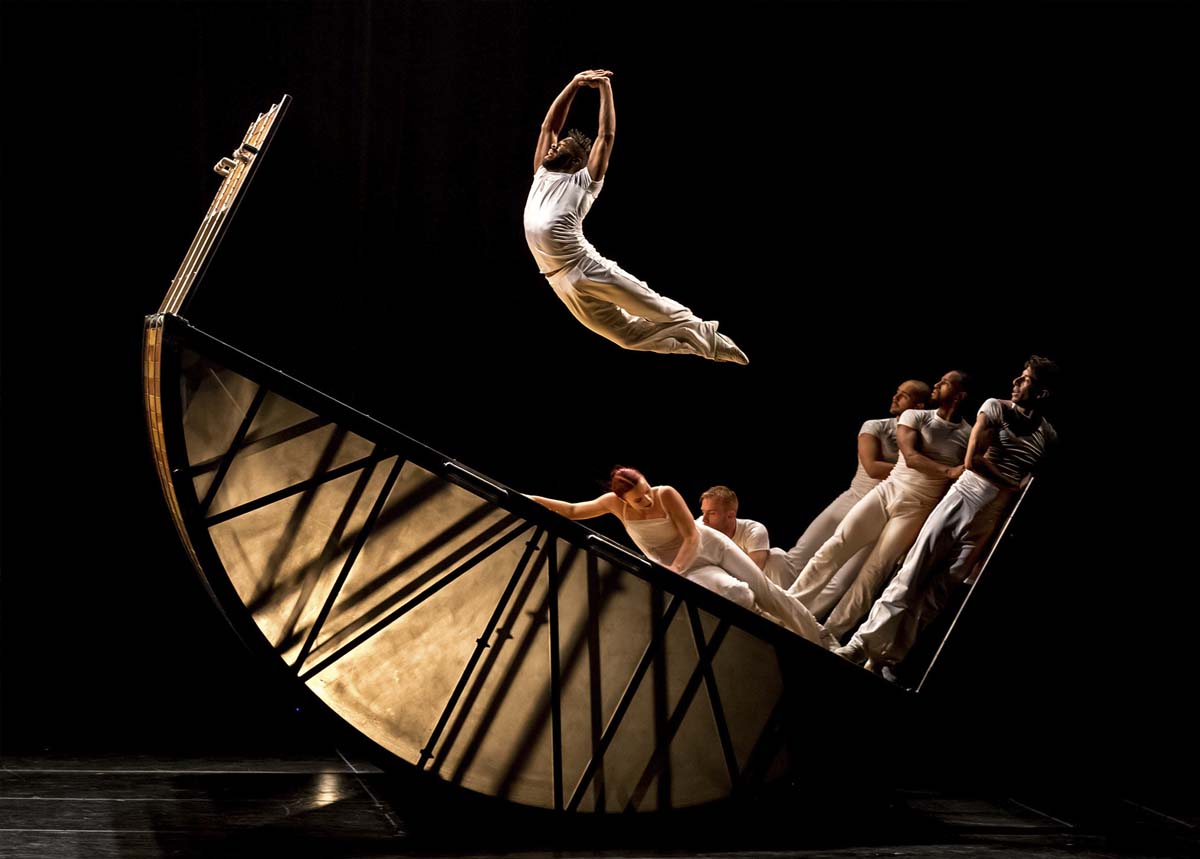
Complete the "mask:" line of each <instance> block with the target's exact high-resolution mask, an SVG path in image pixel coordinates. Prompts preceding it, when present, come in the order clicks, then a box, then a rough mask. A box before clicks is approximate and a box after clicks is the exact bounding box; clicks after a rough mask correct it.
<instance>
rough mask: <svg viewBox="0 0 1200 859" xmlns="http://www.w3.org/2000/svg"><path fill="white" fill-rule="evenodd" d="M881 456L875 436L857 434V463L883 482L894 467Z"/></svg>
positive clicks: (880, 448)
mask: <svg viewBox="0 0 1200 859" xmlns="http://www.w3.org/2000/svg"><path fill="white" fill-rule="evenodd" d="M882 456H883V446H882V445H880V444H879V438H878V437H877V436H873V435H871V434H870V433H869V432H864V433H861V434H859V436H858V461H859V462H861V463H862V467H863V471H865V472H866V473H867V475H868V476H870V477H873V478H875V479H876V480H883V479H884V478H885V477H887V476H888V475H889V474H891V473H892V468H894V467H895V465H896V463H894V462H888V461H886V460H884V459H881V458H880V457H882ZM764 563H765V561H764Z"/></svg>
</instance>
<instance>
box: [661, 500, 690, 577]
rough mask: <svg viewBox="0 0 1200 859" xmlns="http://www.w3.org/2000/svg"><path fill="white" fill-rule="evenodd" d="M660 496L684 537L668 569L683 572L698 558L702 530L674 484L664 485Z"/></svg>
mask: <svg viewBox="0 0 1200 859" xmlns="http://www.w3.org/2000/svg"><path fill="white" fill-rule="evenodd" d="M659 498H660V499H661V500H662V506H663V509H664V510H666V511H667V515H668V516H670V517H671V522H672V524H674V525H675V530H677V531H678V532H679V536H680V537H682V538H683V545H682V546H680V547H679V551H678V552H676V553H675V561H674V562H673V563H672V564H671V566H670V567H668V568H667V569H669V570H673V571H675V572H677V573H682V572H684V571H686V570H687V568H688V567H690V566H691V564H692V561H694V560H696V554H697V553H698V552H699V551H700V531H699V530H697V528H696V521H695V520H694V519H692V514H691V511H689V510H688V508H687V504H686V503H684V500H683V496H682V495H680V494H679V493H678V492H677V491H676V490H675V488H674V487H673V486H664V487H662V489H661V490H660V491H659Z"/></svg>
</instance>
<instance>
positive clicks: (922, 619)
mask: <svg viewBox="0 0 1200 859" xmlns="http://www.w3.org/2000/svg"><path fill="white" fill-rule="evenodd" d="M1057 383H1058V366H1057V365H1056V364H1055V363H1054V362H1053V361H1051V360H1050V359H1048V358H1043V357H1041V356H1038V355H1033V356H1031V357H1030V358H1029V360H1028V361H1026V362H1025V368H1024V370H1022V371H1021V375H1019V376H1017V378H1015V379H1013V389H1012V399H1011V400H997V399H991V400H987V401H986V402H985V403H984V404H983V405H982V406H980V408H979V414H978V416H977V417H976V419H975V426H974V428H973V429H972V430H971V438H970V442H969V444H968V445H967V459H966V464H967V470H966V471H964V472H963V473H962V476H960V477H959V478H958V480H957V482H955V484H954V485H953V486H951V487H950V489H949V490H948V491H947V492H946V496H945V497H944V498H943V499H942V500H941V501H940V502H939V503H938V505H937V507H935V508H934V510H933V512H932V513H930V514H929V518H928V519H927V520H926V522H925V525H924V526H923V527H922V528H921V532H920V533H919V534H918V535H917V538H916V541H915V542H914V543H913V547H912V551H910V552H909V553H908V557H907V558H905V560H904V564H903V566H902V567H901V568H900V571H899V572H898V573H896V576H895V578H894V579H892V581H891V583H890V584H889V585H888V586H887V588H886V589H885V590H884V592H883V595H882V596H881V597H880V598H879V600H878V601H877V602H876V603H875V605H874V606H872V607H871V613H870V615H869V616H868V617H867V619H866V620H865V621H864V622H863V624H862V626H860V627H859V628H858V630H857V631H855V633H854V635H853V636H851V638H850V641H849V642H848V643H847V644H846V645H845V646H844V647H839V648H837V650H835V651H834V652H835V653H837V654H838V655H840V656H844V657H846V658H847V659H849V660H851V661H852V662H862V661H864V660H865V659H867V658H870V659H871V661H872V667H873V668H874V669H875V670H877V671H879V672H880V673H881V674H883V676H884V677H887V678H888V679H895V674H894V668H895V666H897V665H899V664H900V662H901V661H902V660H903V659H904V657H905V656H906V655H908V652H909V650H910V649H911V648H912V646H913V644H914V643H915V642H916V639H917V635H918V634H919V633H920V631H921V629H923V628H924V627H925V626H926V625H927V624H928V623H929V622H930V621H931V620H933V618H934V617H936V616H937V614H938V612H939V611H941V608H942V606H943V605H945V602H946V598H947V596H948V594H949V592H950V589H951V587H953V586H954V585H957V584H958V583H959V582H962V581H963V580H965V579H966V578H967V576H968V575H970V574H971V571H972V569H973V568H974V566H975V562H976V561H977V560H978V558H979V553H980V552H981V551H982V550H983V548H984V546H985V545H987V541H988V538H989V537H990V536H991V533H992V531H993V529H994V528H995V525H996V520H997V519H998V518H999V516H1000V513H1001V512H1002V511H1003V510H1004V509H1005V508H1006V506H1007V503H1008V500H1009V498H1010V497H1011V495H1012V493H1013V491H1014V490H1015V489H1016V488H1017V487H1019V486H1020V485H1021V483H1022V481H1024V479H1025V478H1026V476H1027V475H1029V473H1030V472H1031V471H1033V470H1034V468H1036V467H1037V466H1038V465H1039V464H1040V463H1041V462H1042V461H1043V459H1044V458H1045V456H1046V452H1047V450H1049V449H1050V448H1052V447H1053V445H1054V444H1055V443H1056V442H1057V439H1058V436H1057V434H1056V433H1055V432H1054V427H1052V426H1051V425H1050V422H1049V421H1047V420H1046V419H1045V418H1044V417H1042V415H1041V410H1042V409H1043V408H1044V407H1045V404H1046V402H1047V401H1048V400H1049V398H1050V393H1051V391H1052V390H1054V389H1055V388H1056V387H1057Z"/></svg>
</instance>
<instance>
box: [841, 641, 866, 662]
mask: <svg viewBox="0 0 1200 859" xmlns="http://www.w3.org/2000/svg"><path fill="white" fill-rule="evenodd" d="M833 652H834V653H836V654H837V655H838V656H840V657H842V659H849V660H850V661H851V662H853V663H854V664H855V665H862V664H863V662H865V661H866V659H867V652H866V651H865V650H864V649H863V646H862V643H861V642H859V640H858V639H857V638H852V639H850V643H849V644H843V645H842V646H841V647H835V648H834V650H833Z"/></svg>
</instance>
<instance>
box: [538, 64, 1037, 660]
mask: <svg viewBox="0 0 1200 859" xmlns="http://www.w3.org/2000/svg"><path fill="white" fill-rule="evenodd" d="M611 76H612V75H611V72H609V71H607V70H603V69H599V70H589V71H585V72H581V73H579V74H578V75H576V76H575V77H574V78H573V79H572V80H571V82H570V83H569V84H567V86H566V87H565V88H564V89H563V90H562V92H561V93H559V95H558V97H557V98H555V100H554V102H553V104H551V106H550V110H549V111H548V112H547V114H546V118H545V120H544V121H543V122H542V126H541V132H540V134H539V137H538V143H537V150H536V152H535V156H534V164H533V167H534V177H533V186H532V187H531V189H530V191H529V197H528V200H527V202H526V205H525V235H526V239H527V241H528V243H529V248H530V250H531V251H532V253H533V257H534V259H535V260H536V262H537V264H538V268H539V270H540V271H541V272H542V274H543V275H545V277H546V279H547V280H548V281H549V283H550V286H551V287H552V288H553V290H554V292H555V294H556V295H557V296H558V297H559V298H560V299H561V300H562V302H563V303H564V304H565V305H566V306H567V308H568V309H569V310H570V311H571V313H572V314H573V315H574V316H575V317H576V318H577V319H578V320H579V321H580V322H582V323H583V324H584V325H585V326H586V327H588V328H589V329H591V330H592V331H594V332H596V333H597V334H600V335H601V336H603V337H606V338H608V339H609V340H612V341H613V342H615V343H617V344H618V345H620V346H622V347H624V348H626V349H635V350H645V351H651V352H664V353H682V354H691V355H699V356H701V357H705V358H709V359H712V360H716V361H731V362H735V363H739V364H745V363H747V359H746V356H745V354H744V353H743V352H742V351H741V350H740V349H739V348H738V347H737V345H736V344H734V342H733V341H732V340H730V339H729V338H728V337H726V336H724V335H722V334H720V333H718V331H717V325H718V323H717V322H715V321H706V320H703V319H700V318H699V317H697V316H696V315H695V314H693V313H692V311H691V310H689V309H688V308H686V307H684V306H683V305H682V304H679V303H678V302H675V301H672V300H671V299H669V298H666V297H664V296H661V295H659V294H658V293H656V292H654V291H653V290H651V289H650V288H649V287H648V286H647V285H646V284H645V283H644V282H643V281H641V280H638V279H637V278H635V277H633V276H632V275H630V274H629V273H627V272H625V271H624V270H623V269H621V268H620V266H618V265H616V264H615V263H613V262H611V261H610V260H607V259H605V258H604V257H602V256H600V254H599V253H597V251H596V249H595V248H594V247H592V245H591V244H590V243H589V242H588V241H587V240H586V239H585V238H584V236H583V219H584V217H585V216H586V215H587V213H588V211H589V209H590V208H591V206H592V203H593V202H594V201H595V199H596V196H597V195H598V194H599V193H600V189H601V187H602V185H603V181H604V174H605V172H606V171H607V169H608V162H609V156H610V154H611V152H612V144H613V138H614V134H615V130H616V115H615V112H614V107H613V97H612V83H611ZM582 87H588V88H594V89H596V90H598V91H599V94H600V118H599V131H598V133H597V136H596V140H595V142H594V143H593V142H592V141H591V140H589V139H588V138H587V137H586V136H585V135H583V134H582V133H581V132H578V131H574V130H573V131H571V132H569V133H568V134H567V135H566V136H563V137H560V136H559V135H560V133H561V131H562V128H563V126H564V124H565V122H566V117H567V112H568V111H569V109H570V106H571V103H572V101H573V99H574V97H575V93H576V92H577V91H578V90H579V89H580V88H582ZM1057 376H1058V368H1057V367H1056V365H1055V364H1054V362H1052V361H1050V360H1049V359H1046V358H1042V357H1039V356H1037V355H1034V356H1032V357H1031V358H1030V359H1029V360H1028V361H1027V362H1026V363H1025V366H1024V369H1023V370H1022V372H1021V374H1020V375H1019V376H1017V377H1016V378H1015V379H1014V380H1013V386H1012V394H1011V399H989V400H986V401H985V402H984V403H983V405H982V406H981V407H980V408H979V411H978V413H977V414H976V415H975V417H974V422H973V423H970V422H968V421H967V420H965V419H964V418H963V416H962V415H960V407H961V406H962V404H963V402H964V400H965V399H966V398H967V397H968V394H969V393H970V388H971V387H972V383H971V380H970V378H969V377H968V376H967V375H966V374H965V373H963V372H960V371H956V370H952V371H950V372H948V373H946V374H945V375H944V376H942V378H941V379H940V380H938V382H937V383H936V384H934V385H933V386H930V385H928V384H926V383H924V382H920V381H917V380H909V381H906V382H904V383H903V384H901V385H900V386H899V388H897V390H896V393H895V395H894V396H893V397H892V402H891V409H890V413H891V414H890V417H887V418H882V419H878V420H868V421H867V422H865V423H864V424H863V425H862V429H861V430H860V431H859V436H858V468H857V471H856V473H855V475H854V479H853V480H852V481H851V483H850V486H849V488H848V489H847V490H846V491H845V492H843V493H842V494H841V495H839V496H838V497H837V498H835V499H834V500H833V502H831V503H830V504H829V506H828V507H826V508H825V510H823V511H822V512H821V514H820V515H818V516H817V518H816V519H814V520H813V522H812V523H811V524H810V525H809V526H808V528H807V529H806V530H805V531H804V533H803V535H802V536H801V537H800V539H799V540H798V541H797V542H796V545H795V546H793V547H792V548H791V549H788V550H786V551H785V550H783V549H779V548H772V547H771V546H770V544H769V539H768V536H767V531H766V529H765V528H764V527H763V526H762V525H761V524H760V523H758V522H754V521H752V520H748V519H738V518H737V510H738V500H737V495H736V494H734V493H733V492H732V491H731V490H730V489H728V488H726V487H724V486H716V487H713V488H712V489H710V490H708V491H707V492H705V493H704V494H703V495H702V496H701V499H700V509H701V516H700V517H699V518H697V519H693V517H692V514H691V512H690V511H689V509H688V506H687V504H686V503H685V502H684V500H683V498H682V496H680V494H679V493H678V492H677V491H676V490H675V489H674V488H672V487H671V486H665V485H660V486H652V485H651V484H650V483H649V482H648V481H647V480H646V478H645V477H644V476H643V475H642V474H641V473H640V472H639V471H637V470H635V469H632V468H617V469H614V470H613V472H612V474H611V476H610V488H611V491H609V492H607V493H605V494H604V495H601V496H600V497H599V498H595V499H593V500H591V501H584V502H579V503H571V502H566V501H557V500H554V499H550V498H543V497H540V496H530V497H531V498H533V500H535V501H537V502H538V503H540V504H542V505H544V506H546V507H548V508H550V509H551V510H554V511H555V512H557V513H560V514H562V515H563V516H566V517H567V518H570V519H588V518H592V517H596V516H600V515H602V514H605V513H611V514H613V515H614V516H616V517H618V518H619V519H620V520H621V522H622V524H623V525H624V526H625V529H626V531H627V532H628V534H629V536H630V538H631V539H632V540H633V542H634V543H635V544H636V545H637V546H638V548H640V549H641V550H642V552H644V553H645V554H646V556H647V557H650V558H652V559H654V560H655V561H657V562H659V563H660V564H662V565H663V566H665V567H667V568H668V569H670V570H672V571H674V572H676V573H679V574H680V575H683V576H685V577H686V578H688V579H690V580H692V581H695V582H697V583H699V584H701V585H703V586H704V587H706V588H708V589H710V590H712V591H715V592H716V593H718V594H721V595H722V596H724V597H726V598H728V599H729V600H731V601H733V602H736V603H738V604H739V605H741V606H744V607H745V608H748V609H751V610H754V611H758V612H760V613H763V614H765V615H767V616H768V617H770V618H771V619H773V620H775V621H776V622H778V623H780V624H782V625H783V626H785V627H787V628H788V629H790V630H792V631H793V632H795V633H797V634H798V635H801V636H803V637H804V638H806V639H808V640H810V641H813V642H815V643H817V644H820V645H822V646H824V647H827V648H829V649H831V650H833V651H834V652H835V653H837V654H839V655H840V656H843V657H845V658H847V659H849V660H851V661H853V662H855V663H859V664H865V665H866V667H868V668H869V669H871V670H874V671H876V672H878V673H880V674H882V675H883V676H885V677H887V678H888V679H895V673H894V670H895V668H896V666H897V665H899V664H900V663H901V662H902V661H903V660H904V658H905V656H907V654H908V653H909V651H910V650H911V648H912V647H913V645H914V643H915V642H916V640H917V637H918V634H919V633H920V632H921V630H922V629H923V628H924V627H925V626H926V625H927V624H928V623H929V622H930V621H931V620H932V619H933V618H934V617H935V616H936V615H937V614H938V613H939V611H940V610H941V609H942V607H943V606H944V605H945V603H946V601H947V598H948V596H949V594H950V592H951V590H952V589H953V588H954V587H955V586H956V585H958V584H960V583H962V582H964V581H965V580H967V579H968V578H969V577H970V576H971V574H972V573H973V572H974V570H975V567H976V566H977V564H978V562H979V560H980V555H981V552H982V551H983V549H984V548H985V547H986V546H987V545H988V543H989V542H990V537H991V535H992V532H993V530H994V529H995V527H996V523H997V521H998V519H999V518H1000V516H1001V514H1002V513H1003V512H1004V511H1005V510H1006V508H1007V507H1008V504H1009V501H1010V500H1011V497H1012V495H1013V493H1014V491H1015V490H1017V489H1018V488H1020V487H1021V485H1022V484H1023V482H1024V481H1025V480H1027V479H1028V477H1029V475H1030V474H1031V473H1032V472H1033V471H1034V470H1035V469H1036V468H1037V467H1038V466H1039V464H1040V463H1041V462H1042V461H1043V459H1044V458H1045V456H1046V453H1047V451H1048V450H1049V449H1050V448H1051V447H1052V445H1053V444H1054V442H1055V433H1054V429H1053V427H1052V426H1051V425H1050V423H1049V422H1048V421H1047V420H1046V419H1045V417H1044V416H1043V414H1042V412H1043V409H1044V407H1045V406H1046V404H1047V403H1048V401H1049V399H1050V396H1051V393H1052V391H1054V390H1055V388H1056V387H1057ZM897 567H898V569H897ZM847 636H848V637H847ZM843 642H844V643H843Z"/></svg>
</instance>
